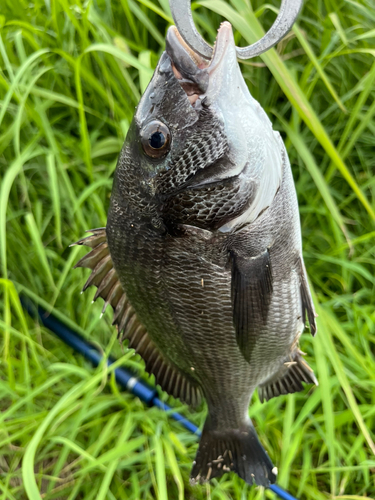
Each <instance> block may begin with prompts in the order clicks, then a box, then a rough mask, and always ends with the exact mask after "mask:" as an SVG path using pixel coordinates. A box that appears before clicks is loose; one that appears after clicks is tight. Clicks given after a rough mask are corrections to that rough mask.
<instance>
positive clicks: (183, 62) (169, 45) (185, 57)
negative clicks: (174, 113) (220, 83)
mask: <svg viewBox="0 0 375 500" xmlns="http://www.w3.org/2000/svg"><path fill="white" fill-rule="evenodd" d="M232 45H233V46H234V38H233V31H232V25H231V24H230V23H229V22H228V21H224V22H223V23H221V25H220V28H219V29H218V34H217V37H216V41H215V45H214V49H213V54H212V58H211V60H208V59H205V58H203V57H202V56H201V55H199V54H198V53H196V52H195V51H194V50H193V49H191V48H190V47H189V46H188V45H187V44H186V42H185V41H184V40H183V38H182V37H181V35H180V34H179V32H178V30H177V28H176V27H175V26H171V27H169V28H168V32H167V37H166V52H167V54H168V55H169V57H170V59H171V62H172V68H173V72H174V75H175V77H176V79H177V80H178V81H179V83H180V84H181V86H182V88H183V89H184V90H185V92H186V94H187V96H188V98H189V100H190V103H191V104H192V105H193V106H194V104H195V102H196V100H197V99H198V98H199V97H200V96H202V95H203V94H205V93H206V92H207V89H208V87H209V84H210V78H211V77H212V75H213V74H214V73H215V72H216V71H217V70H218V69H220V67H221V66H223V61H224V60H225V58H226V56H227V54H228V51H229V49H230V48H231V46H232Z"/></svg>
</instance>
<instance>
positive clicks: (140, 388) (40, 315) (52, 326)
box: [21, 295, 297, 500]
mask: <svg viewBox="0 0 375 500" xmlns="http://www.w3.org/2000/svg"><path fill="white" fill-rule="evenodd" d="M21 304H22V306H23V308H24V309H25V310H26V311H27V312H28V314H29V315H30V316H31V317H32V318H35V319H38V320H40V322H41V323H42V324H43V325H44V326H45V327H46V328H48V329H49V330H50V331H51V332H53V333H54V334H55V335H57V337H59V339H60V340H62V341H63V342H65V344H67V345H68V346H69V347H71V348H72V349H74V351H76V352H78V353H79V354H82V355H83V356H84V357H85V358H86V359H87V360H88V361H90V362H91V363H92V364H93V365H94V366H98V365H99V364H100V363H101V362H102V361H103V359H104V358H103V355H102V354H101V352H100V351H99V350H98V349H97V348H96V347H95V346H94V345H93V344H91V343H90V342H88V341H87V340H86V339H84V338H83V337H82V336H81V335H79V334H78V333H77V332H75V331H73V330H72V329H71V328H70V327H68V326H67V325H65V324H64V323H62V322H61V321H60V320H58V319H57V318H56V317H55V316H53V315H52V314H50V313H49V312H48V311H46V310H45V309H44V308H43V307H41V306H40V305H37V306H36V305H34V303H33V302H31V300H30V299H28V298H26V297H25V296H24V295H21ZM115 361H116V359H115V358H113V357H111V356H110V357H108V359H107V365H108V366H111V365H112V364H113V363H114V362H115ZM114 374H115V379H116V382H117V383H118V385H120V386H121V387H122V388H123V389H126V390H127V391H129V392H131V393H132V394H133V395H134V396H137V397H138V398H139V399H140V400H141V401H143V402H144V403H146V404H147V405H148V406H156V407H158V408H160V409H161V410H163V411H167V412H168V414H169V416H170V417H172V418H173V419H174V420H176V421H177V422H179V423H180V424H181V425H182V426H183V427H185V429H187V430H188V431H189V432H191V433H192V434H196V435H197V436H200V435H201V431H200V430H199V428H198V427H197V426H196V425H194V424H193V423H192V422H190V421H189V420H188V419H187V418H185V417H184V416H183V415H181V414H180V413H177V412H174V411H173V408H172V407H171V406H169V405H167V404H166V403H164V402H163V401H162V400H161V399H160V398H159V397H158V393H157V391H156V389H155V388H154V387H152V386H150V385H149V384H147V383H146V382H144V381H143V380H141V379H139V378H138V377H137V376H136V374H135V373H134V372H132V371H131V370H128V369H127V368H123V367H121V368H115V370H114ZM268 488H269V489H270V490H271V491H273V492H274V493H276V494H277V495H278V496H279V497H280V498H281V499H283V500H297V499H296V498H295V497H293V496H292V495H291V494H290V493H288V492H287V491H284V490H283V489H282V488H280V486H277V485H276V484H271V485H270V486H269V487H268Z"/></svg>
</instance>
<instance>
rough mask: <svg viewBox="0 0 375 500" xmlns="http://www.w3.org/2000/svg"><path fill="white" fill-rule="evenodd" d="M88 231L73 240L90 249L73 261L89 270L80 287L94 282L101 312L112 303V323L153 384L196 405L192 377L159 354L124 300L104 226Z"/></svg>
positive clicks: (198, 395)
mask: <svg viewBox="0 0 375 500" xmlns="http://www.w3.org/2000/svg"><path fill="white" fill-rule="evenodd" d="M90 232H92V233H93V234H92V235H90V236H87V237H86V238H82V239H81V240H79V241H77V243H73V245H85V246H87V247H90V248H91V249H92V250H91V251H90V252H89V253H88V254H87V255H85V256H84V257H82V259H80V260H79V262H78V263H77V264H76V265H75V267H87V268H89V269H91V270H92V273H91V275H90V277H89V279H88V280H87V282H86V283H85V285H84V287H83V291H84V290H86V289H87V288H88V287H89V286H92V285H93V286H96V287H97V291H96V293H95V296H94V300H96V299H97V298H98V297H101V298H102V299H104V301H105V303H104V306H103V310H102V312H103V313H104V312H105V310H106V308H107V307H108V305H111V306H112V308H113V312H114V314H113V322H112V324H113V325H116V327H117V330H118V337H119V340H120V341H121V342H123V341H124V340H128V341H129V342H128V346H129V347H130V348H132V349H134V350H135V351H136V353H137V354H139V355H140V356H141V357H142V358H143V359H144V361H145V364H146V371H147V372H148V373H150V374H152V375H154V377H155V382H156V384H158V385H159V386H160V387H161V388H162V389H163V391H165V392H167V393H168V394H170V395H171V396H173V397H175V398H180V399H181V400H182V401H184V402H185V403H187V404H189V405H191V406H193V407H196V406H198V405H199V404H200V402H201V394H200V390H199V388H198V387H197V386H196V385H195V382H194V380H193V379H191V378H189V377H186V376H185V375H183V374H181V373H180V372H179V371H178V370H177V368H175V367H174V366H172V365H171V364H170V363H169V362H168V361H166V360H165V359H164V358H163V356H162V355H161V353H160V351H159V350H158V348H157V347H156V345H155V344H154V343H153V342H152V340H151V339H150V337H149V335H148V333H147V331H146V329H145V328H144V326H143V325H142V324H141V323H140V322H139V321H138V319H137V317H136V314H135V311H134V309H133V307H132V306H131V304H130V303H129V301H128V300H127V297H126V295H125V293H124V291H123V289H122V286H121V284H120V281H119V279H118V276H117V273H116V270H115V269H114V267H113V263H112V259H111V257H110V253H109V248H108V244H107V237H106V229H105V228H99V229H92V230H90ZM71 246H72V245H71Z"/></svg>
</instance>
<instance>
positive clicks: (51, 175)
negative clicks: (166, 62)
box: [0, 0, 375, 500]
mask: <svg viewBox="0 0 375 500" xmlns="http://www.w3.org/2000/svg"><path fill="white" fill-rule="evenodd" d="M277 7H278V2H276V1H275V2H273V1H272V3H268V4H264V3H263V2H261V1H260V0H256V1H253V2H252V6H251V5H250V3H249V2H248V1H247V0H231V1H228V2H224V1H221V0H201V1H200V2H198V3H194V4H193V9H194V17H195V21H196V24H197V26H198V27H199V29H200V30H201V31H202V33H203V34H204V35H205V36H206V38H207V39H208V40H209V41H210V42H213V40H214V38H215V33H216V29H217V27H218V26H219V23H220V21H221V20H222V19H223V18H226V19H228V20H229V21H230V22H231V23H232V24H233V26H234V28H235V37H236V41H237V43H238V44H247V43H249V42H253V41H255V40H256V39H258V38H259V37H260V36H261V35H262V33H263V29H267V28H268V27H269V26H270V24H271V23H272V21H273V20H274V18H275V12H276V9H277ZM170 22H171V16H170V11H169V7H168V1H167V0H159V1H158V2H156V1H155V2H151V1H149V0H117V1H111V0H96V1H94V0H87V1H85V2H82V1H81V0H76V1H74V0H45V1H42V0H35V1H34V2H33V3H30V2H29V0H18V1H11V0H3V1H2V2H1V6H0V66H1V71H0V99H1V106H0V127H1V129H0V176H1V187H0V261H1V262H0V266H1V278H0V294H1V295H0V297H1V312H2V317H1V319H0V331H1V334H2V350H1V365H0V375H1V379H0V396H1V402H0V408H1V414H0V422H1V423H0V450H1V452H0V500H15V499H17V500H18V499H26V498H28V499H30V500H38V499H40V498H43V499H47V500H52V499H64V500H65V499H67V500H73V499H77V500H78V499H83V498H84V499H85V500H90V499H96V500H104V499H109V500H114V499H134V500H135V499H139V498H141V499H152V498H157V499H158V500H165V499H167V498H169V499H179V500H182V499H184V498H185V499H193V498H194V499H203V498H205V499H206V498H209V499H221V500H224V499H230V498H233V499H238V500H240V499H241V500H244V499H245V498H246V499H253V500H255V499H256V500H261V499H264V498H274V495H273V494H272V493H271V492H264V491H263V490H262V489H257V488H249V487H247V486H244V483H243V482H242V481H241V480H239V479H238V478H237V477H235V476H234V475H226V476H224V477H223V478H222V479H221V480H219V481H213V482H212V484H211V485H209V486H203V487H202V486H195V487H191V486H189V482H188V476H189V471H190V467H191V462H192V460H193V458H194V455H195V451H196V438H195V437H194V436H191V435H190V434H188V433H187V432H186V431H184V430H183V429H182V428H181V427H179V425H178V424H177V423H174V422H172V421H170V420H168V417H167V416H166V415H165V414H163V413H161V412H160V411H158V410H157V409H155V408H146V407H145V406H144V405H143V404H142V403H141V402H140V401H138V400H137V399H134V398H133V397H132V396H130V395H129V394H126V393H120V392H119V390H118V388H117V387H116V384H115V382H114V378H113V372H112V371H111V370H109V369H107V368H106V367H105V366H104V365H103V366H100V367H99V368H97V369H96V370H93V369H92V368H91V367H90V366H89V365H88V364H87V363H86V362H85V361H83V360H82V359H81V358H80V357H76V356H75V355H74V353H73V352H72V351H71V349H69V348H68V347H66V346H64V345H62V344H61V342H60V341H58V340H57V339H55V338H54V337H53V336H52V335H51V333H50V332H49V331H47V330H45V329H44V328H42V327H40V326H39V325H38V324H37V323H35V322H34V321H33V320H31V319H30V318H28V317H26V316H25V314H24V313H23V311H22V308H21V306H20V302H19V297H18V294H19V292H20V291H23V292H25V293H27V294H28V295H30V296H31V297H32V298H33V299H34V300H35V301H37V302H38V301H39V302H40V303H41V304H42V305H44V306H45V307H48V308H50V310H52V311H54V313H55V314H58V315H59V317H60V318H61V319H63V320H64V321H66V322H67V323H69V324H71V325H73V326H74V327H75V328H77V329H78V330H79V331H80V332H81V333H82V334H84V335H86V336H87V337H88V338H90V339H91V340H93V341H95V342H96V343H97V344H98V345H100V346H101V348H102V349H103V350H104V352H105V354H106V355H108V354H109V353H110V352H111V353H112V354H114V355H116V356H117V357H118V358H119V361H118V364H119V365H127V366H131V367H133V368H136V369H138V370H139V371H140V372H141V373H142V372H143V364H142V362H141V361H140V359H139V358H138V357H137V356H133V355H132V352H128V351H127V350H126V349H121V348H120V346H119V345H118V344H117V341H116V338H115V336H116V335H115V332H114V331H113V329H112V328H111V327H110V320H109V316H110V315H108V317H106V316H105V317H104V318H103V319H100V318H99V315H100V308H101V304H94V305H91V304H90V302H91V298H92V295H90V293H89V292H88V293H87V294H84V295H82V296H80V295H79V291H80V289H81V287H82V284H83V282H84V277H85V276H86V272H85V271H83V270H81V269H80V270H76V271H74V272H72V271H71V268H72V265H73V263H74V262H75V261H76V260H77V257H78V254H80V252H81V250H80V248H77V247H75V248H73V249H69V248H68V245H69V244H70V243H71V242H73V241H75V240H77V239H79V238H80V237H81V236H82V235H83V234H84V231H85V230H86V229H89V228H92V227H100V226H104V225H105V223H106V212H107V208H108V200H109V194H110V190H111V177H112V174H113V171H114V168H115V164H116V158H117V155H118V153H119V150H120V148H121V145H122V142H123V140H124V136H125V133H126V131H127V128H128V126H129V123H130V120H131V117H132V114H133V112H134V107H135V106H136V105H137V102H138V100H139V98H140V95H141V93H142V92H143V91H144V89H145V87H146V85H147V83H148V81H149V79H150V77H151V75H152V72H153V69H154V68H155V66H156V63H157V61H158V58H159V57H160V54H161V52H162V50H163V48H164V36H165V32H166V29H167V26H168V25H169V23H170ZM261 26H263V29H262V27H261ZM374 26H375V7H374V4H373V2H372V1H371V0H361V1H354V0H346V1H338V0H316V1H310V2H306V3H305V6H304V9H303V11H302V14H301V16H300V18H299V22H298V24H297V25H296V26H295V27H294V29H293V32H292V33H291V34H290V35H289V36H288V37H287V38H286V39H285V40H284V41H282V42H281V43H280V44H279V46H278V47H277V49H275V50H272V51H269V52H268V53H266V54H264V55H263V56H262V58H257V59H256V60H252V61H247V62H244V63H242V69H243V74H244V76H245V79H246V81H247V83H248V85H249V88H250V90H251V92H252V94H253V95H254V97H255V98H256V99H258V101H259V102H260V103H261V104H262V106H263V107H264V108H265V110H266V111H267V113H268V114H269V116H270V118H271V119H272V121H273V122H274V128H275V129H278V130H280V131H281V132H282V134H283V136H284V139H285V142H286V145H287V148H288V152H289V156H290V159H291V163H292V167H293V173H294V178H295V182H296V187H297V191H298V198H299V203H300V212H301V219H302V231H303V245H304V256H305V261H306V265H307V270H308V273H309V277H310V281H311V284H312V287H313V290H314V299H315V303H316V305H317V311H318V313H319V318H318V328H319V333H318V335H317V337H316V338H315V339H312V338H310V336H309V335H304V337H303V338H302V345H301V346H302V349H303V350H305V351H306V352H307V353H308V359H309V363H310V364H311V365H312V366H313V367H314V369H315V371H316V373H317V376H318V379H319V382H320V386H319V387H318V388H315V389H306V390H305V391H304V393H300V394H295V395H289V396H283V397H279V398H277V399H273V400H271V401H270V402H269V403H267V404H263V405H262V404H260V402H259V400H258V398H257V396H256V395H255V396H254V400H253V404H252V406H251V408H250V413H251V417H252V418H253V419H254V421H255V423H256V425H257V428H258V432H259V435H260V437H261V439H262V441H263V443H264V444H265V446H266V448H267V450H268V451H269V453H270V456H271V457H272V459H273V460H274V462H275V464H277V466H278V468H279V484H280V485H281V486H283V487H285V488H288V489H289V490H290V491H291V492H292V493H293V494H294V495H296V496H297V497H299V498H301V499H306V500H321V499H326V498H336V499H342V500H344V499H353V500H354V499H360V498H366V499H368V498H371V497H372V498H375V474H374V472H375V458H374V452H375V446H374V442H373V440H374V421H375V358H374V356H375V326H374V325H375V312H374V306H375V292H374V290H375V272H374V271H375V245H374V241H375V240H374V237H375V227H374V219H375V215H374V210H375V205H374V194H375V177H374V173H375V154H374V152H375V148H374V146H375V140H374V136H375V120H374V114H375V104H374V102H375V101H374V97H375V90H374V89H375V86H374V83H375V63H374V56H375V30H374ZM80 255H81V254H80ZM92 293H93V292H92ZM175 404H177V405H179V402H178V401H176V402H175ZM181 410H182V411H184V412H186V414H188V415H190V416H191V418H192V419H193V420H194V421H195V422H196V423H197V424H200V423H202V422H203V413H204V409H203V410H202V411H200V412H198V413H195V414H191V413H190V412H189V410H188V409H187V408H181Z"/></svg>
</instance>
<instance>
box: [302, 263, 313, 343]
mask: <svg viewBox="0 0 375 500" xmlns="http://www.w3.org/2000/svg"><path fill="white" fill-rule="evenodd" d="M300 280H301V281H300V290H301V301H302V318H303V321H305V320H306V316H307V319H308V322H309V325H310V332H311V335H312V336H315V334H316V332H317V328H316V321H315V318H316V317H317V314H316V312H315V308H314V303H313V300H312V297H311V293H310V289H309V284H308V282H307V274H306V268H305V264H304V262H303V260H302V258H300Z"/></svg>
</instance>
